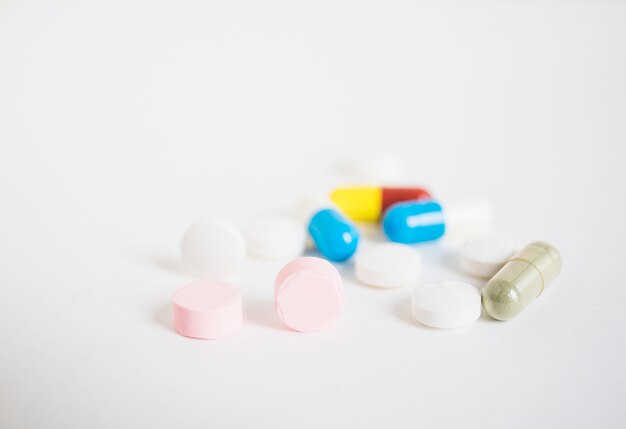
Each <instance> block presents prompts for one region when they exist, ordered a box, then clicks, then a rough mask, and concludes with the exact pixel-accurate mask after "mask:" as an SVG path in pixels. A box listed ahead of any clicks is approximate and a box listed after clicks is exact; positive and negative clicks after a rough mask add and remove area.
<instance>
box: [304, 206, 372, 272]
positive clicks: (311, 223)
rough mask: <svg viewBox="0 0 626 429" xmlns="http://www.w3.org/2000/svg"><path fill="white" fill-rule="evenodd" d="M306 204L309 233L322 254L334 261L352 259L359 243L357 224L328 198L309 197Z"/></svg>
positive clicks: (305, 210) (305, 213) (305, 211)
mask: <svg viewBox="0 0 626 429" xmlns="http://www.w3.org/2000/svg"><path fill="white" fill-rule="evenodd" d="M304 204H305V209H304V213H303V214H304V216H305V219H307V221H308V231H309V234H310V236H311V239H312V240H313V243H314V244H315V247H316V248H317V250H318V251H319V252H320V253H321V254H322V256H324V257H325V258H326V259H328V260H330V261H333V262H344V261H347V260H348V259H350V258H351V257H352V255H354V253H355V252H356V250H357V247H358V245H359V238H360V237H359V231H358V230H357V228H356V226H355V225H354V224H353V223H352V222H351V221H350V220H349V219H348V218H347V217H346V216H344V215H343V214H341V212H339V210H338V209H337V208H335V207H334V205H333V204H332V202H330V201H329V200H328V199H327V198H322V199H320V198H317V199H311V198H309V199H308V200H307V201H305V202H304Z"/></svg>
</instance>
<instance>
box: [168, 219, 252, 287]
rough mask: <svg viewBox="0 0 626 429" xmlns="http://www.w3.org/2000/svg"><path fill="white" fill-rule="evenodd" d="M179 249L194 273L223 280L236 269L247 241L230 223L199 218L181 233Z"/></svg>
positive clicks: (235, 272) (241, 260)
mask: <svg viewBox="0 0 626 429" xmlns="http://www.w3.org/2000/svg"><path fill="white" fill-rule="evenodd" d="M180 253H181V255H182V258H183V260H184V261H185V262H186V263H187V265H188V266H189V267H190V268H191V270H192V271H193V272H194V274H196V275H198V276H199V277H201V278H203V279H207V280H223V279H228V278H230V277H232V276H234V275H235V274H237V272H238V271H239V268H240V267H241V264H242V262H243V259H244V257H245V255H246V244H245V241H244V239H243V236H242V235H241V232H239V230H238V229H237V227H235V226H234V225H233V224H232V223H230V222H228V221H226V220H223V219H214V218H202V219H199V220H197V221H196V222H194V223H193V224H192V225H191V226H190V227H189V228H188V229H187V231H186V232H185V234H184V235H183V238H182V240H181V242H180Z"/></svg>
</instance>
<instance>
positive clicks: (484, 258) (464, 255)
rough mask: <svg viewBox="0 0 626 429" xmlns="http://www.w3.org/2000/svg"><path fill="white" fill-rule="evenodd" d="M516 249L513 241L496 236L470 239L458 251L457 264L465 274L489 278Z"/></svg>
mask: <svg viewBox="0 0 626 429" xmlns="http://www.w3.org/2000/svg"><path fill="white" fill-rule="evenodd" d="M516 251H517V246H516V245H515V244H514V243H512V242H510V241H508V240H505V239H502V238H498V237H485V238H478V239H475V240H470V241H468V242H467V243H465V244H464V245H463V247H461V250H460V251H459V266H460V268H461V270H463V271H464V272H466V273H467V274H470V275H473V276H477V277H485V278H490V277H493V275H494V274H495V273H497V272H498V270H499V269H500V268H502V266H503V265H504V264H505V263H506V262H507V261H508V260H509V259H511V258H512V257H513V255H514V254H515V252H516Z"/></svg>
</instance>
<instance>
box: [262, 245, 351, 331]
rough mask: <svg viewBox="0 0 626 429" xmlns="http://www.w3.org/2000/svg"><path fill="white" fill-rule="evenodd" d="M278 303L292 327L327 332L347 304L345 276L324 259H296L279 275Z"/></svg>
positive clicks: (275, 295) (277, 280)
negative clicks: (343, 284)
mask: <svg viewBox="0 0 626 429" xmlns="http://www.w3.org/2000/svg"><path fill="white" fill-rule="evenodd" d="M274 302H275V304H276V310H277V312H278V316H279V317H280V320H282V322H283V323H284V324H285V325H286V326H287V327H289V328H290V329H293V330H294V331H298V332H317V331H323V330H324V329H326V328H328V327H329V326H330V325H331V324H332V323H333V322H334V321H335V320H336V319H337V318H338V317H339V316H340V315H341V312H342V310H343V307H344V302H345V297H344V292H343V286H342V282H341V276H340V275H339V272H338V271H337V269H336V268H335V267H334V266H333V265H332V264H331V263H330V262H328V261H326V260H324V259H321V258H315V257H302V258H297V259H294V260H293V261H291V262H289V263H288V264H287V265H285V266H284V267H283V269H282V270H280V272H279V273H278V275H277V276H276V281H275V283H274Z"/></svg>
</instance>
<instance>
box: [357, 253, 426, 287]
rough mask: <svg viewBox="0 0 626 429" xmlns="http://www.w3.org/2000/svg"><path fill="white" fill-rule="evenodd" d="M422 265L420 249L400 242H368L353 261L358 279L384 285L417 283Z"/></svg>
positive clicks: (369, 283) (380, 285) (379, 285)
mask: <svg viewBox="0 0 626 429" xmlns="http://www.w3.org/2000/svg"><path fill="white" fill-rule="evenodd" d="M421 266H422V256H421V255H420V254H419V252H418V251H417V250H416V249H414V248H413V247H411V246H407V245H404V244H399V243H378V244H372V245H369V246H367V247H364V248H363V249H361V250H360V251H359V252H358V253H357V255H356V257H355V261H354V267H355V273H356V277H357V279H359V281H361V282H363V283H365V284H366V285H370V286H376V287H383V288H394V287H401V286H408V285H415V284H417V281H418V280H419V276H420V273H421Z"/></svg>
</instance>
